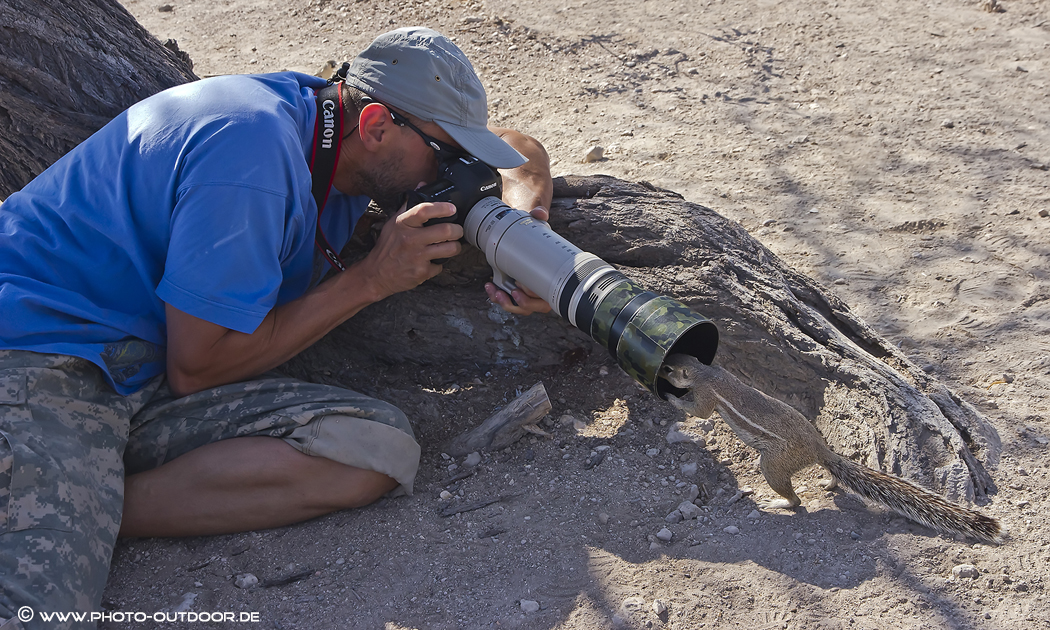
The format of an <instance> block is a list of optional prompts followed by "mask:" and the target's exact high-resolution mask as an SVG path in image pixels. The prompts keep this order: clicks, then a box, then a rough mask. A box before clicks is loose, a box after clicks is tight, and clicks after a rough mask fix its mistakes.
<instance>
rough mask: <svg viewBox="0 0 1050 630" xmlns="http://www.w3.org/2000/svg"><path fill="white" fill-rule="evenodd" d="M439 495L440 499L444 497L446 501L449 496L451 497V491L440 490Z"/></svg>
mask: <svg viewBox="0 0 1050 630" xmlns="http://www.w3.org/2000/svg"><path fill="white" fill-rule="evenodd" d="M439 496H440V497H441V498H442V499H444V500H446V501H447V500H449V499H451V498H452V493H451V492H449V491H448V490H442V491H441V494H440V495H439Z"/></svg>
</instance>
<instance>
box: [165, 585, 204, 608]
mask: <svg viewBox="0 0 1050 630" xmlns="http://www.w3.org/2000/svg"><path fill="white" fill-rule="evenodd" d="M195 584H196V585H197V588H200V587H201V586H204V585H203V584H201V583H200V582H195ZM196 600H197V594H196V593H184V594H183V595H182V601H181V602H179V603H178V604H176V605H175V606H174V607H173V608H172V609H171V612H176V613H180V612H189V611H190V610H191V609H192V608H193V602H194V601H196Z"/></svg>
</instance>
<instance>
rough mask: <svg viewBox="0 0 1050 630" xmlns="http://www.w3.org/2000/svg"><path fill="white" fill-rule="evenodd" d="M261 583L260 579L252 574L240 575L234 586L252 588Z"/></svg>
mask: <svg viewBox="0 0 1050 630" xmlns="http://www.w3.org/2000/svg"><path fill="white" fill-rule="evenodd" d="M258 583H259V578H257V577H255V576H254V575H252V574H251V573H238V574H237V577H236V579H235V580H234V584H236V585H237V588H251V587H253V586H255V585H256V584H258Z"/></svg>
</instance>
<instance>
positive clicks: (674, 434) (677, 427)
mask: <svg viewBox="0 0 1050 630" xmlns="http://www.w3.org/2000/svg"><path fill="white" fill-rule="evenodd" d="M681 429H682V423H681V422H675V423H674V424H672V425H671V430H670V431H668V432H667V443H668V444H681V443H682V442H692V441H693V436H691V435H689V434H688V433H683V432H682V430H681Z"/></svg>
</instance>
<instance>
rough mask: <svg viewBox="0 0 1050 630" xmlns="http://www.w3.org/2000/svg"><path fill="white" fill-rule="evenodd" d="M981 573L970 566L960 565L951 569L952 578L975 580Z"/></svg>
mask: <svg viewBox="0 0 1050 630" xmlns="http://www.w3.org/2000/svg"><path fill="white" fill-rule="evenodd" d="M979 575H981V572H980V571H979V570H978V569H977V567H975V566H973V565H972V564H960V565H957V566H955V567H953V568H952V577H953V578H967V579H970V580H973V579H976V578H977V577H978V576H979Z"/></svg>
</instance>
